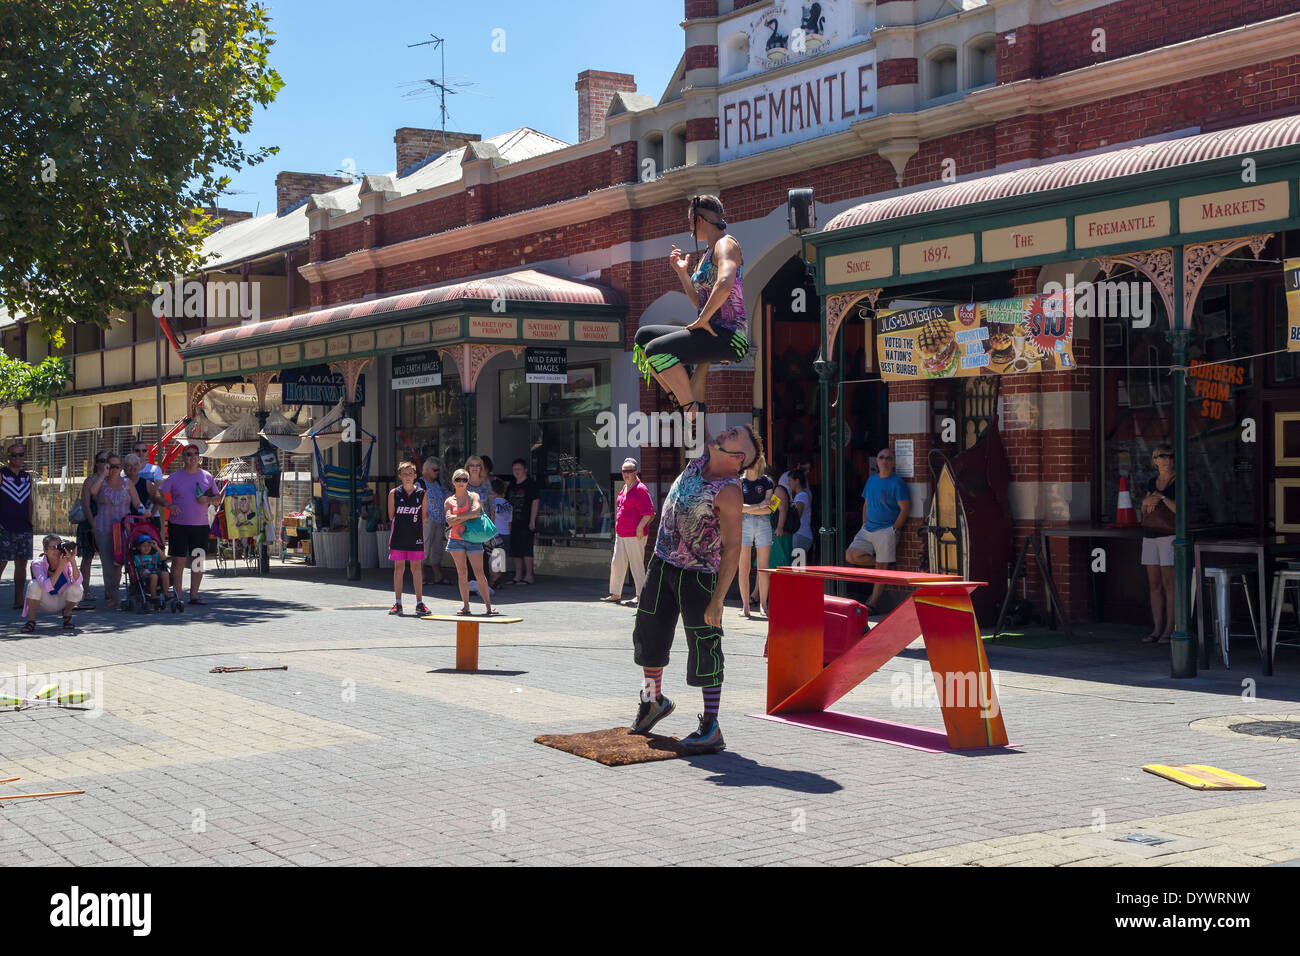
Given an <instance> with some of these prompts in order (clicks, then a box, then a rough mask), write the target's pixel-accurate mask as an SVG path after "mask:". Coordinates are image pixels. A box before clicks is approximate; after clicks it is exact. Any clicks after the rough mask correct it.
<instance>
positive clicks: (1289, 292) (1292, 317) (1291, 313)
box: [1282, 259, 1300, 352]
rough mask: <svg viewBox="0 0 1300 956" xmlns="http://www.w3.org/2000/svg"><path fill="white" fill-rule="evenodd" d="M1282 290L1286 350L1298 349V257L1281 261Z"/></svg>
mask: <svg viewBox="0 0 1300 956" xmlns="http://www.w3.org/2000/svg"><path fill="white" fill-rule="evenodd" d="M1282 290H1283V291H1284V292H1285V293H1286V315H1287V323H1286V325H1287V329H1286V350H1287V351H1288V352H1297V351H1300V259H1286V260H1284V261H1283V262H1282Z"/></svg>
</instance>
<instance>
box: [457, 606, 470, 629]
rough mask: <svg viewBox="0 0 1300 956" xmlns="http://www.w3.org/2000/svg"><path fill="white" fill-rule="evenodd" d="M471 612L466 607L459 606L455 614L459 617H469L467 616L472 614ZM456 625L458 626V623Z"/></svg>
mask: <svg viewBox="0 0 1300 956" xmlns="http://www.w3.org/2000/svg"><path fill="white" fill-rule="evenodd" d="M473 613H474V612H473V611H471V610H470V609H469V608H468V607H463V608H461V609H460V610H459V611H457V612H456V614H457V615H458V616H459V617H469V616H470V615H471V614H473ZM456 626H457V627H459V626H460V625H459V624H457V625H456Z"/></svg>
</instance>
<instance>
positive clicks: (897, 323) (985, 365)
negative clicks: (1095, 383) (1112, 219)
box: [876, 294, 1074, 382]
mask: <svg viewBox="0 0 1300 956" xmlns="http://www.w3.org/2000/svg"><path fill="white" fill-rule="evenodd" d="M1065 301H1066V297H1065V296H1064V295H1061V294H1055V295H1034V296H1026V297H1023V298H1017V299H998V300H996V301H994V302H972V303H968V304H967V305H956V306H930V307H928V308H924V309H898V310H895V311H892V312H881V313H880V314H879V315H877V316H876V354H877V355H879V356H880V377H881V379H882V380H884V381H886V382H897V381H906V380H908V379H916V378H966V377H969V376H972V375H1019V374H1022V373H1026V372H1054V371H1056V370H1057V369H1063V368H1073V367H1074V315H1073V310H1071V309H1068V308H1066V305H1065Z"/></svg>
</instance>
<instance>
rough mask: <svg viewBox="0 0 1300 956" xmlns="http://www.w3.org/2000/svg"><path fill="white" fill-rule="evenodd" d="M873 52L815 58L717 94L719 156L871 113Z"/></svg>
mask: <svg viewBox="0 0 1300 956" xmlns="http://www.w3.org/2000/svg"><path fill="white" fill-rule="evenodd" d="M875 66H876V53H875V51H874V50H867V51H866V52H863V53H859V54H858V55H857V56H850V57H845V58H843V59H838V60H827V61H820V62H817V63H816V65H811V66H809V67H808V68H806V69H803V70H799V71H797V72H795V73H787V74H785V75H783V76H778V77H773V78H771V79H769V80H765V81H763V82H762V83H756V84H754V85H753V86H747V87H745V88H743V89H739V90H732V91H730V92H728V93H723V94H722V95H720V96H719V97H718V137H719V140H720V148H721V153H722V159H723V160H724V161H725V160H728V159H736V158H738V157H740V156H749V155H751V154H753V153H759V152H762V151H763V150H767V149H775V148H777V147H779V146H789V145H790V144H791V143H800V142H803V141H804V140H809V139H814V138H816V137H818V136H825V135H827V134H829V133H838V132H841V131H843V130H846V129H848V128H849V124H851V123H855V122H857V121H858V120H860V119H867V118H869V117H871V116H874V115H875V109H876V71H875Z"/></svg>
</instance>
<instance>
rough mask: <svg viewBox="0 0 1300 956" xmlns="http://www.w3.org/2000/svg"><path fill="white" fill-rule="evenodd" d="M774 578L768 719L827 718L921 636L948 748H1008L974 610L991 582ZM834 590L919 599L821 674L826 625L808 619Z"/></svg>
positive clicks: (921, 577)
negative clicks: (868, 588) (902, 591)
mask: <svg viewBox="0 0 1300 956" xmlns="http://www.w3.org/2000/svg"><path fill="white" fill-rule="evenodd" d="M769 573H770V574H771V575H772V584H771V591H770V596H769V608H770V614H769V617H768V638H767V713H768V714H773V715H775V714H796V713H808V712H814V713H819V712H822V711H825V710H826V709H827V708H828V707H830V706H831V705H832V704H834V703H835V702H836V701H837V700H839V699H840V698H842V697H843V696H844V695H845V694H847V693H848V692H849V691H851V690H853V688H855V687H857V686H858V685H859V684H860V683H862V682H863V681H864V680H866V679H867V678H868V677H870V676H871V675H872V674H874V673H875V672H876V671H877V670H879V669H880V667H881V665H883V664H884V663H885V662H886V661H888V660H889V659H890V658H892V657H894V656H895V655H897V654H898V652H899V651H901V650H903V648H905V647H907V645H908V644H911V643H912V641H914V640H916V638H917V636H918V635H919V636H921V637H922V638H923V639H924V641H925V653H926V656H927V657H928V658H929V660H930V669H931V671H932V672H933V675H934V682H935V686H936V689H937V690H938V692H939V703H940V707H941V710H942V712H943V724H944V728H945V729H946V730H947V733H948V744H949V746H951V747H952V748H954V749H957V750H964V749H972V748H979V747H1003V746H1006V744H1007V742H1008V741H1007V732H1006V728H1005V727H1004V726H1003V723H1002V710H1001V708H1000V707H999V706H998V698H997V693H996V691H995V690H994V688H993V681H992V676H991V675H990V673H989V667H988V658H987V657H986V656H985V654H984V642H983V640H982V639H981V637H980V632H979V624H978V622H977V621H976V620H975V610H974V608H972V607H971V603H970V594H971V592H972V591H974V590H975V589H976V588H978V587H983V586H984V584H983V582H979V581H962V580H961V579H960V578H958V577H957V576H955V575H951V574H915V573H912V572H908V571H881V570H878V569H866V568H838V567H807V568H776V569H774V570H772V571H771V572H769ZM828 580H840V581H856V582H859V583H866V584H875V583H877V582H880V583H884V584H892V585H897V586H903V587H914V588H916V591H914V592H913V593H912V594H911V595H909V596H908V597H907V599H906V600H904V601H903V603H902V604H900V605H899V606H898V607H897V608H895V609H894V610H893V611H891V612H890V613H889V614H888V615H887V616H886V617H885V619H884V620H882V621H881V622H880V623H879V624H877V625H876V626H875V627H873V628H872V629H871V630H870V631H869V632H868V633H867V635H866V636H865V637H863V638H862V640H860V641H859V642H858V643H857V644H855V645H854V646H853V647H851V648H849V650H847V651H846V652H845V653H844V654H842V655H840V656H839V657H837V658H836V659H835V660H833V661H831V663H830V664H828V665H826V667H824V668H823V667H822V642H823V641H824V640H825V615H824V614H822V613H810V612H811V609H813V608H818V609H820V608H821V606H822V599H823V597H824V594H825V582H826V581H828ZM972 683H973V684H974V686H973V687H972V686H971V684H972ZM966 689H969V690H970V692H971V693H970V695H968V694H967V693H965V690H966ZM954 691H958V693H954ZM968 696H973V697H974V699H973V700H970V699H968Z"/></svg>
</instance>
